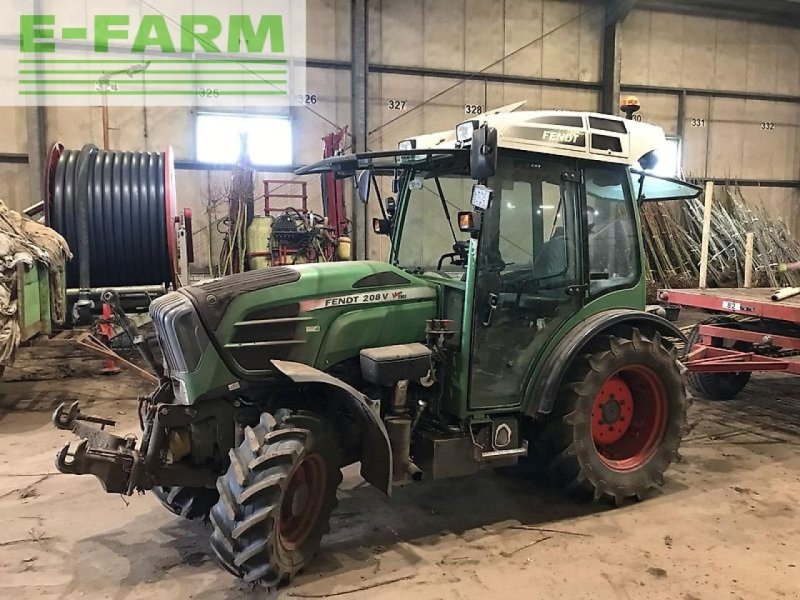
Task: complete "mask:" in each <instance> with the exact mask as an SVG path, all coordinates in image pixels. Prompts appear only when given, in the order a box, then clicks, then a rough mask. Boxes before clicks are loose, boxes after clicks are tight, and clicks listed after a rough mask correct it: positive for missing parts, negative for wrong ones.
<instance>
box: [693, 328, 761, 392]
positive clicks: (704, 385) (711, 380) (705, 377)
mask: <svg viewBox="0 0 800 600" xmlns="http://www.w3.org/2000/svg"><path fill="white" fill-rule="evenodd" d="M701 325H724V326H725V327H728V328H730V329H741V325H739V324H738V323H737V322H736V321H734V320H732V319H730V318H728V317H712V318H710V319H706V320H705V321H702V322H700V323H698V324H697V325H695V326H694V329H692V332H691V333H690V334H689V338H688V340H687V342H686V349H685V351H684V355H686V354H688V353H689V351H690V350H691V348H692V346H694V345H695V344H698V343H700V326H701ZM720 343H721V340H720ZM733 348H734V349H735V350H741V351H742V352H749V351H750V350H751V348H752V346H751V345H750V344H748V343H747V342H736V343H735V344H734V345H733ZM751 375H752V373H750V372H749V371H743V372H741V373H689V375H688V380H689V384H690V385H691V386H692V387H693V388H694V389H695V390H697V392H698V393H700V394H702V395H703V396H705V397H706V398H708V399H709V400H732V399H733V398H735V397H736V395H737V394H738V393H739V392H741V391H742V390H743V389H744V388H745V386H746V385H747V384H748V382H749V381H750V376H751Z"/></svg>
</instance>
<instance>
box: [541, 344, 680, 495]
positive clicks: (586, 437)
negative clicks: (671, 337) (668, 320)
mask: <svg viewBox="0 0 800 600" xmlns="http://www.w3.org/2000/svg"><path fill="white" fill-rule="evenodd" d="M689 403H690V397H689V395H688V394H687V392H686V387H685V385H684V379H683V375H682V367H681V366H680V364H679V362H678V353H677V351H676V350H674V349H671V350H668V349H667V348H666V347H665V345H664V343H663V342H662V340H661V336H660V335H659V334H658V333H656V334H654V335H653V337H652V338H649V337H646V336H644V335H642V334H641V333H640V332H639V330H637V329H633V330H632V333H631V335H630V337H628V338H620V337H616V336H601V337H599V338H598V339H597V340H596V341H595V343H594V345H593V350H592V352H591V353H590V354H587V355H584V356H581V357H579V358H577V359H576V360H575V362H574V364H573V365H572V366H571V368H570V370H569V372H568V375H567V376H566V378H565V381H564V382H563V384H562V388H561V397H560V399H559V403H558V408H557V413H556V414H555V418H554V419H553V420H552V421H551V422H550V424H549V426H548V429H549V431H548V441H549V442H550V445H551V450H550V451H551V455H550V456H551V460H550V473H551V475H552V476H553V477H554V479H555V480H556V481H557V482H558V483H560V484H561V485H563V486H565V488H566V489H567V491H569V492H571V493H573V494H574V495H577V496H579V497H582V498H587V497H590V498H593V499H594V500H614V501H615V502H616V503H617V504H618V505H619V504H622V503H624V502H625V501H626V500H627V499H629V498H638V499H640V500H641V499H644V498H645V497H646V496H647V495H649V493H650V492H651V490H652V489H654V488H658V487H660V486H662V485H663V484H664V473H665V471H666V470H667V468H668V467H669V466H670V464H672V463H673V462H676V461H677V460H679V458H680V455H679V454H678V448H679V446H680V442H681V437H682V436H683V435H684V434H685V432H686V430H687V428H686V410H687V408H688V405H689Z"/></svg>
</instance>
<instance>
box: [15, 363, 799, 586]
mask: <svg viewBox="0 0 800 600" xmlns="http://www.w3.org/2000/svg"><path fill="white" fill-rule="evenodd" d="M797 383H798V380H797V379H794V378H789V377H785V376H780V375H762V376H759V377H757V378H755V379H754V381H753V383H751V385H750V387H748V389H747V390H746V393H744V394H743V395H742V396H741V398H740V399H738V400H736V401H732V402H728V403H717V404H714V403H711V402H707V401H704V400H698V401H697V402H696V404H695V406H694V408H693V409H692V411H691V413H690V422H691V424H692V425H693V426H694V428H693V431H692V432H691V434H690V435H689V436H688V438H687V440H686V441H685V443H684V446H683V456H684V460H683V461H682V462H681V463H680V464H679V465H677V467H674V468H673V469H672V470H671V471H670V472H669V473H668V483H667V485H666V487H665V489H664V492H663V494H662V495H660V496H659V497H656V498H653V499H651V500H649V501H647V502H644V503H640V504H633V505H631V506H628V507H624V508H620V509H615V510H612V509H609V508H606V507H601V506H597V505H582V504H577V503H574V502H572V501H571V500H568V499H566V498H565V497H564V496H563V495H561V494H560V492H558V491H557V490H554V489H551V488H549V487H548V486H546V485H543V484H541V483H535V482H529V481H519V480H514V479H509V478H506V477H502V476H500V475H498V474H496V473H493V472H487V473H484V474H482V475H480V476H477V477H474V478H466V479H459V480H451V481H441V482H435V483H419V484H409V485H406V486H404V487H402V488H401V489H399V490H397V492H396V494H395V496H394V498H393V500H392V501H391V502H389V501H388V500H386V499H385V498H384V497H383V496H382V495H381V494H379V493H378V492H377V491H375V490H373V489H372V488H370V487H369V486H366V485H364V484H363V483H361V481H360V479H359V478H358V476H357V474H356V473H355V471H353V470H348V473H347V474H346V476H345V480H344V483H343V485H342V488H341V490H340V504H339V509H338V510H337V512H336V513H335V514H334V519H333V523H332V532H331V534H330V535H329V536H327V537H326V538H325V540H324V544H323V549H322V551H321V553H320V555H319V556H318V558H317V559H316V560H315V561H314V563H313V564H312V565H311V566H310V568H309V569H308V570H307V572H306V573H305V574H303V575H301V576H300V577H299V578H298V579H297V580H296V581H295V583H294V584H293V585H292V586H291V587H289V588H287V589H285V590H283V591H281V592H280V593H279V594H278V597H281V598H290V597H299V598H321V597H327V596H336V597H339V596H341V597H342V598H346V599H365V598H369V599H384V598H407V597H409V596H411V595H413V596H414V598H415V600H427V599H431V600H433V599H438V598H442V599H462V598H464V599H467V598H487V597H493V596H494V594H495V593H497V592H502V593H503V594H513V595H514V596H516V597H524V598H526V599H532V598H546V599H548V600H553V599H556V598H565V599H570V600H575V599H579V598H591V599H592V600H597V599H604V598H620V599H640V598H648V599H649V598H665V599H670V600H676V599H678V600H698V599H703V600H709V599H717V598H720V599H743V600H751V599H754V598H759V599H762V598H787V599H788V598H799V597H800V531H798V528H799V527H800V518H799V516H798V506H799V505H800V446H799V445H798V442H800V393H798V392H797V391H796V390H797V387H796V386H797ZM142 391H143V389H142V388H141V386H139V384H138V383H137V382H136V381H134V380H132V379H129V378H127V377H125V376H119V377H117V378H114V379H99V378H98V379H71V380H65V381H59V382H49V383H36V384H32V383H0V435H1V437H0V440H1V441H2V453H0V514H1V515H2V530H1V531H0V598H14V599H15V600H25V599H28V598H31V599H32V598H37V599H38V598H59V599H67V598H86V599H96V598H114V599H115V600H121V599H135V598H148V599H154V598H155V599H159V598H170V599H176V598H181V599H183V598H197V599H212V598H213V599H217V598H231V599H232V598H264V597H265V592H264V591H263V590H259V589H257V590H251V589H250V588H249V587H248V586H246V585H244V584H242V583H240V582H239V581H237V580H235V579H234V578H232V577H231V576H229V575H228V574H227V573H224V572H223V571H221V570H220V569H218V568H217V567H216V566H215V565H214V564H213V562H212V561H211V560H210V559H209V557H208V544H207V532H206V529H205V526H204V525H203V524H202V523H197V522H182V521H180V520H179V519H177V518H175V517H173V516H172V515H170V514H169V513H167V511H166V510H165V509H163V508H162V507H161V505H160V504H158V502H157V501H156V500H155V499H154V498H153V497H152V496H151V495H146V496H143V497H134V498H130V499H123V498H121V497H119V496H110V495H106V494H104V493H103V492H102V489H101V488H100V485H99V483H98V482H97V481H96V480H95V479H94V478H92V477H73V476H65V475H60V474H57V473H54V469H53V463H52V458H53V454H54V453H55V451H56V449H57V448H58V447H60V445H61V444H62V443H63V442H64V441H66V440H68V439H70V435H68V434H66V433H62V432H57V431H56V430H54V429H53V428H52V427H51V426H50V423H49V418H50V413H51V411H52V410H53V408H54V407H55V406H56V405H57V404H58V403H59V402H61V401H68V400H73V399H77V400H80V401H81V402H82V403H83V404H84V405H85V408H86V409H87V410H88V411H91V412H93V413H95V414H101V415H106V416H111V417H114V418H117V419H119V420H120V422H121V427H120V428H121V429H123V430H124V431H136V429H137V426H136V425H135V406H136V402H135V400H136V396H137V394H138V393H141V392H142ZM375 584H378V585H377V587H371V588H369V589H364V587H365V586H370V585H373V586H374V585H375ZM359 590H360V591H359Z"/></svg>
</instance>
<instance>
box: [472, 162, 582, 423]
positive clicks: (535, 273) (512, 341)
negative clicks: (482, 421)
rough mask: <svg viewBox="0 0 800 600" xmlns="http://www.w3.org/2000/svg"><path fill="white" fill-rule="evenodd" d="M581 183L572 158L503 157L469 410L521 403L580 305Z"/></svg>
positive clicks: (476, 326) (485, 249)
mask: <svg viewBox="0 0 800 600" xmlns="http://www.w3.org/2000/svg"><path fill="white" fill-rule="evenodd" d="M580 181H581V176H580V174H579V172H578V170H577V165H576V164H575V163H573V162H571V161H569V160H558V159H557V160H542V161H536V160H532V159H531V158H530V155H529V156H528V157H522V156H521V155H518V157H514V156H506V157H505V158H503V157H501V161H500V166H499V167H498V172H497V176H496V177H495V178H493V179H492V180H491V181H490V182H489V184H490V186H491V187H492V189H493V190H494V200H493V202H492V205H491V207H490V208H489V210H488V211H487V213H486V215H485V216H484V220H483V227H482V231H481V237H480V240H479V244H478V260H477V267H476V279H475V296H474V299H473V300H474V301H473V306H474V310H473V312H474V314H473V318H472V344H471V365H470V389H469V403H468V406H469V409H470V410H481V409H489V408H503V407H513V406H518V405H520V404H521V401H522V389H521V388H522V384H523V381H524V379H525V375H526V373H527V372H528V371H529V369H530V367H531V364H532V363H533V362H534V361H536V359H537V357H538V355H539V353H540V352H541V350H542V348H543V346H544V344H545V343H546V341H547V340H548V338H549V337H550V336H551V335H553V334H554V333H555V332H556V331H557V330H558V329H559V328H560V327H561V325H562V324H563V323H564V322H565V321H567V320H568V319H569V318H570V317H572V316H573V315H575V313H577V312H578V311H579V310H580V309H581V307H582V306H583V302H584V298H585V296H586V291H587V289H588V288H587V286H586V281H584V279H585V277H584V269H583V265H582V262H583V254H582V252H581V248H582V245H581V243H580V240H581V235H582V233H581V232H582V227H583V225H582V219H581V218H580V212H581V211H580V210H579V204H580V193H579V192H580Z"/></svg>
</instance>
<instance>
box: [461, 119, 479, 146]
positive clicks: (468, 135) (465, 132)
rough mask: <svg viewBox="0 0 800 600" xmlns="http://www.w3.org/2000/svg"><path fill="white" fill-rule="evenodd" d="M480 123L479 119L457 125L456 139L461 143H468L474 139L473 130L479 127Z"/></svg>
mask: <svg viewBox="0 0 800 600" xmlns="http://www.w3.org/2000/svg"><path fill="white" fill-rule="evenodd" d="M479 126H480V124H479V123H478V121H464V122H463V123H461V124H460V125H459V126H458V127H456V141H457V142H458V143H459V144H466V143H467V142H471V141H472V132H473V131H475V129H476V128H478V127H479Z"/></svg>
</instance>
